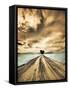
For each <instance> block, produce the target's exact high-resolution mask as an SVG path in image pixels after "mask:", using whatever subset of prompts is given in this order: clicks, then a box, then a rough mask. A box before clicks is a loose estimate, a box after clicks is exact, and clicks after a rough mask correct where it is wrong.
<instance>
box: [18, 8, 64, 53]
mask: <svg viewBox="0 0 69 90" xmlns="http://www.w3.org/2000/svg"><path fill="white" fill-rule="evenodd" d="M40 49H43V50H44V51H45V52H63V51H64V49H65V12H64V11H59V10H44V9H23V8H18V52H19V53H26V52H27V53H28V52H39V51H40Z"/></svg>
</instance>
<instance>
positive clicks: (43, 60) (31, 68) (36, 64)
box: [18, 55, 65, 82]
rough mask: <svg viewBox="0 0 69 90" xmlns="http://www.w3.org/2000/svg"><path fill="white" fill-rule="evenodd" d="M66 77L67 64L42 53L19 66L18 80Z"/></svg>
mask: <svg viewBox="0 0 69 90" xmlns="http://www.w3.org/2000/svg"><path fill="white" fill-rule="evenodd" d="M64 78H65V64H64V63H61V62H58V61H55V60H51V59H49V58H48V57H46V56H44V55H40V56H38V57H36V58H34V59H32V60H30V61H29V62H28V63H26V64H25V65H21V66H19V67H18V82H25V81H42V80H60V79H64Z"/></svg>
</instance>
